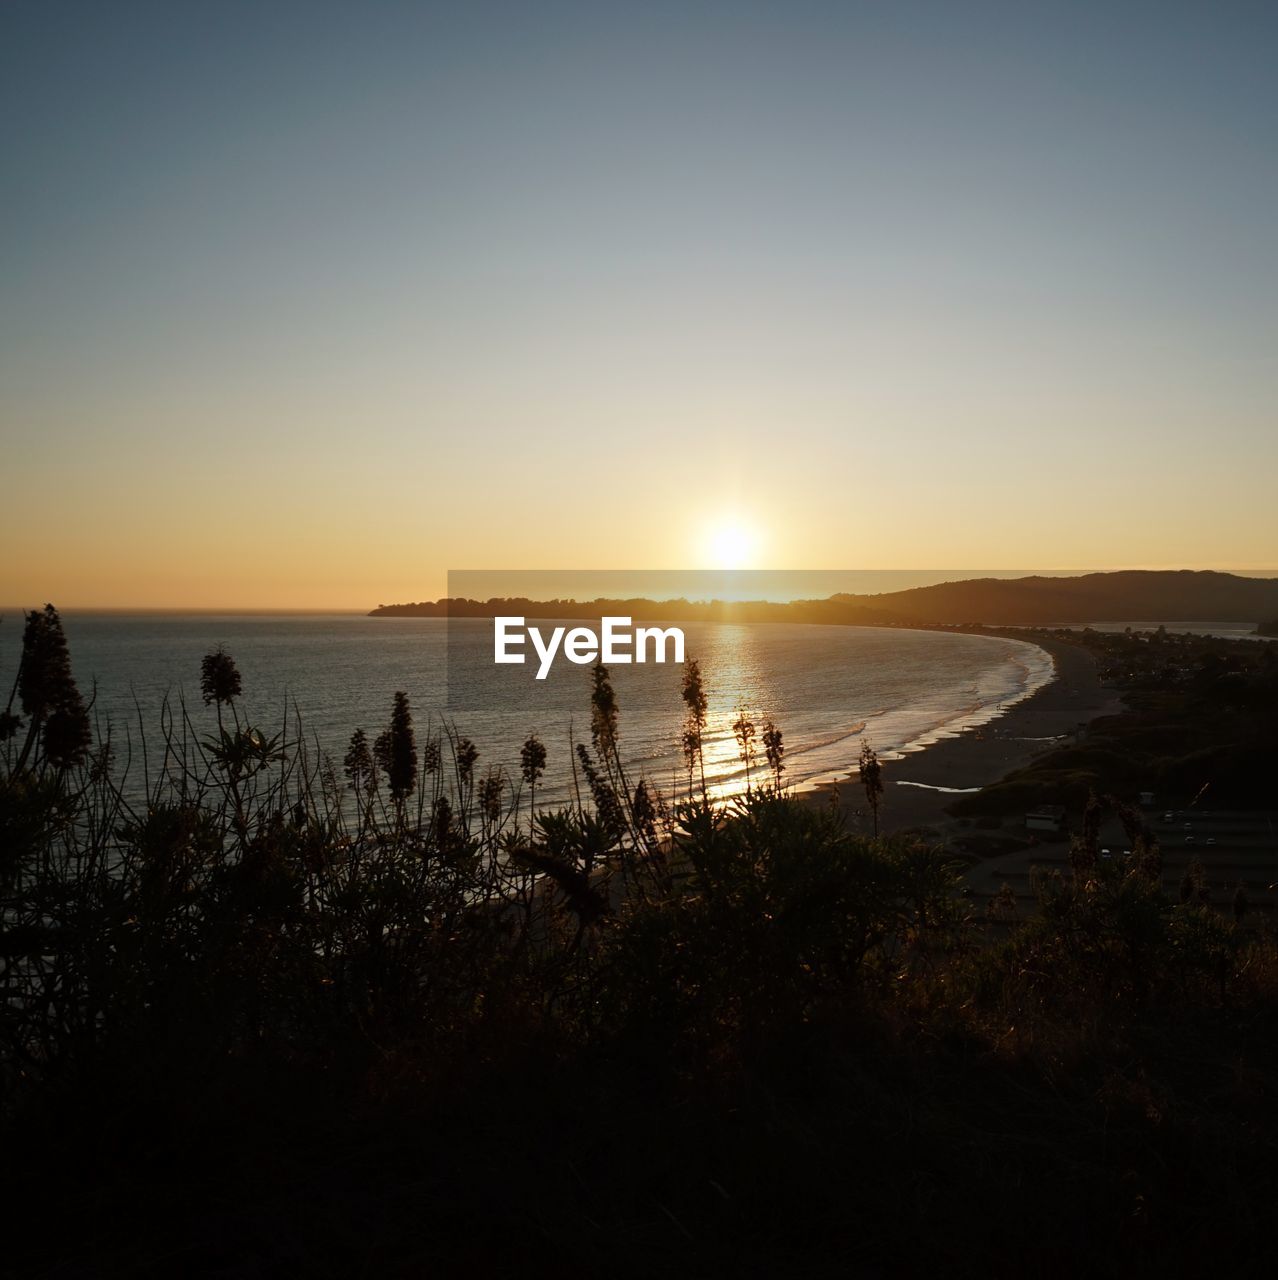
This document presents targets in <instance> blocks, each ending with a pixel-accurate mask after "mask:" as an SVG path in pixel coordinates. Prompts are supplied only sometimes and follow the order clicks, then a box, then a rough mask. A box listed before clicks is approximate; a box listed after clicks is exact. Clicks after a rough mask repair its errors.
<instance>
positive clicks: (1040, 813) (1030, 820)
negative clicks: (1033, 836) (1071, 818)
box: [1025, 804, 1065, 832]
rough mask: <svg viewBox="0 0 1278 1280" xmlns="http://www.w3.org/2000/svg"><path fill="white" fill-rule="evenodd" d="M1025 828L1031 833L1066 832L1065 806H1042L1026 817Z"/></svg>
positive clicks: (1032, 810) (1031, 811)
mask: <svg viewBox="0 0 1278 1280" xmlns="http://www.w3.org/2000/svg"><path fill="white" fill-rule="evenodd" d="M1025 826H1026V829H1027V830H1029V831H1056V832H1061V831H1064V830H1065V806H1064V805H1063V804H1041V805H1039V807H1038V808H1037V809H1031V810H1030V811H1029V812H1028V813H1027V814H1026V815H1025Z"/></svg>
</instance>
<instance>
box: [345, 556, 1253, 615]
mask: <svg viewBox="0 0 1278 1280" xmlns="http://www.w3.org/2000/svg"><path fill="white" fill-rule="evenodd" d="M602 613H615V614H624V615H628V616H630V617H632V618H646V619H656V618H663V619H666V620H668V621H731V622H830V623H845V624H846V623H851V624H859V625H862V626H890V625H898V626H899V625H904V626H921V625H948V626H961V625H970V624H979V625H985V626H1019V627H1047V626H1067V625H1073V626H1077V625H1080V624H1084V623H1089V622H1136V621H1141V622H1154V621H1167V622H1171V621H1184V622H1214V623H1223V622H1233V623H1243V622H1259V621H1260V620H1261V619H1268V618H1275V617H1278V578H1244V577H1240V576H1239V575H1237V574H1233V573H1220V572H1217V571H1215V570H1210V569H1201V570H1193V569H1170V570H1157V569H1151V570H1144V569H1128V570H1120V571H1118V572H1113V573H1086V574H1080V575H1078V576H1077V577H1071V578H1045V577H1041V576H1037V575H1033V576H1030V577H1025V578H968V579H964V580H962V581H958V582H940V583H936V584H935V585H933V586H928V587H911V588H908V589H906V590H903V591H891V592H885V593H883V594H881V595H847V594H840V595H834V596H831V597H830V598H829V599H827V600H796V601H792V602H790V603H788V604H777V603H772V602H768V601H745V602H726V601H711V602H702V601H688V600H663V601H652V600H643V599H637V600H591V601H572V600H549V601H535V600H526V599H500V600H497V599H494V600H485V601H480V600H460V599H459V600H447V599H444V600H435V601H422V602H417V603H412V604H393V605H379V606H378V607H377V608H376V609H373V610H371V611H370V616H372V617H416V618H423V617H425V618H430V617H449V616H452V617H493V616H495V615H497V614H518V615H522V616H524V617H530V618H538V617H540V618H550V617H558V618H588V617H589V618H597V617H599V616H600V615H601V614H602Z"/></svg>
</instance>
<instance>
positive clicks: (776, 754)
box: [763, 719, 785, 791]
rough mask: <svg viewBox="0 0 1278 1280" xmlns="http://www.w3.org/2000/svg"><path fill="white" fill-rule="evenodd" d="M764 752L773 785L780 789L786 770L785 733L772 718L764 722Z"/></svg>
mask: <svg viewBox="0 0 1278 1280" xmlns="http://www.w3.org/2000/svg"><path fill="white" fill-rule="evenodd" d="M763 754H764V757H765V758H766V760H767V762H768V768H769V769H770V770H771V771H772V785H773V787H775V788H776V790H777V791H780V790H781V775H782V773H784V772H785V735H784V734H783V733H782V732H781V730H780V729H778V728H777V726H776V725H775V724H773V723H772V720H771V719H767V720H765V721H764V722H763Z"/></svg>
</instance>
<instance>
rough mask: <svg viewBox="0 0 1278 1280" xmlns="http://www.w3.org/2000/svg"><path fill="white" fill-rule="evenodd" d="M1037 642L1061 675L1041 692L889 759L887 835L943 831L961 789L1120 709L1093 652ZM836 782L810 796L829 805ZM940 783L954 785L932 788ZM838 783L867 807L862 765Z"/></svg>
mask: <svg viewBox="0 0 1278 1280" xmlns="http://www.w3.org/2000/svg"><path fill="white" fill-rule="evenodd" d="M1018 638H1019V637H1018ZM1035 643H1036V644H1039V646H1040V648H1043V649H1046V650H1047V651H1048V652H1049V653H1050V654H1051V655H1052V659H1053V661H1054V663H1055V667H1056V674H1055V676H1054V678H1053V679H1052V680H1051V681H1049V682H1048V683H1047V684H1046V685H1044V686H1043V688H1041V689H1039V690H1038V692H1036V693H1034V694H1033V695H1031V696H1030V697H1029V698H1026V699H1025V700H1024V701H1023V702H1018V703H1016V704H1015V705H1014V706H1011V707H1009V708H1008V710H1007V711H1006V712H1005V713H1004V714H1003V715H1001V716H999V717H997V718H996V719H994V720H992V721H990V722H989V723H988V724H985V725H982V726H980V727H979V728H975V729H969V730H967V731H966V732H963V733H960V734H958V735H957V736H955V737H953V738H944V739H942V740H941V741H939V742H936V743H934V744H932V745H931V746H928V747H924V748H921V749H920V750H918V751H914V752H910V753H908V754H906V755H905V756H903V757H902V758H901V759H899V760H886V761H884V764H883V780H884V784H885V789H884V795H883V801H882V808H881V810H880V815H879V819H880V826H881V829H882V830H883V831H884V832H885V833H892V832H901V831H912V830H921V829H927V830H930V831H933V832H936V833H937V834H941V833H943V832H944V830H945V829H946V828H947V827H948V826H949V825H950V824H951V823H952V822H953V819H951V818H950V817H949V816H948V815H947V814H946V812H945V809H946V807H947V806H948V805H949V804H951V803H952V802H953V800H954V799H955V795H954V791H956V790H963V789H974V788H979V787H983V786H988V785H989V784H990V783H992V782H997V781H998V780H999V779H1000V778H1002V777H1004V776H1006V775H1007V774H1008V773H1010V772H1011V771H1012V770H1014V769H1019V768H1021V767H1023V766H1024V765H1026V764H1028V763H1029V761H1030V760H1031V759H1033V758H1034V756H1036V755H1038V754H1039V753H1040V752H1042V751H1045V750H1048V749H1050V748H1051V747H1052V746H1054V745H1057V743H1058V742H1059V741H1060V740H1061V739H1062V738H1064V737H1066V736H1067V735H1070V734H1073V733H1075V732H1076V731H1077V730H1078V728H1079V726H1080V725H1085V724H1087V723H1088V722H1089V721H1091V720H1095V719H1097V718H1098V717H1100V716H1105V715H1112V714H1114V713H1115V712H1117V711H1118V710H1120V709H1121V707H1122V700H1121V698H1120V696H1119V694H1118V693H1117V692H1116V691H1115V690H1113V689H1109V688H1106V687H1104V686H1103V685H1102V684H1101V683H1100V680H1099V678H1098V676H1097V672H1096V660H1095V658H1094V657H1093V656H1092V654H1090V653H1089V652H1088V651H1087V650H1086V649H1083V648H1081V647H1079V646H1078V645H1074V644H1070V643H1068V642H1067V641H1057V640H1052V641H1047V642H1039V641H1035ZM911 784H923V785H921V786H920V785H911ZM835 786H836V784H833V783H830V784H826V785H824V786H821V787H818V788H817V789H815V790H814V791H813V792H811V793H810V794H811V797H812V801H811V802H812V803H820V804H828V803H830V794H831V791H832V790H833V789H834V787H835ZM941 787H944V788H952V789H953V790H933V789H932V788H941ZM837 788H838V795H839V800H840V803H841V804H842V805H843V806H844V807H845V809H846V810H847V812H848V813H849V815H855V814H856V813H857V811H858V810H860V809H862V808H863V807H864V801H865V797H864V794H863V792H862V791H861V787H860V783H859V781H858V780H857V777H856V772H855V768H853V769H852V771H851V772H850V774H849V777H848V779H847V780H846V781H843V782H841V783H839V784H837Z"/></svg>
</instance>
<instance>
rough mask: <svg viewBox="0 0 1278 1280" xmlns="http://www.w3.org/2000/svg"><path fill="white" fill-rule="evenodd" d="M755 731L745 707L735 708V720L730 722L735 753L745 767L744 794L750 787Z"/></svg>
mask: <svg viewBox="0 0 1278 1280" xmlns="http://www.w3.org/2000/svg"><path fill="white" fill-rule="evenodd" d="M756 734H757V731H756V729H755V727H754V721H753V720H751V719H750V715H749V713H748V712H747V711H746V709H745V707H738V708H737V718H736V719H735V720H734V721H733V722H732V736H733V737H734V738H735V739H736V740H737V753H738V755H739V756H740V757H741V763H742V764H743V765H744V766H745V780H746V793H747V794H749V792H750V790H751V786H750V770H751V768H752V767H753V765H754V759H755V749H754V740H755V737H756Z"/></svg>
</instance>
